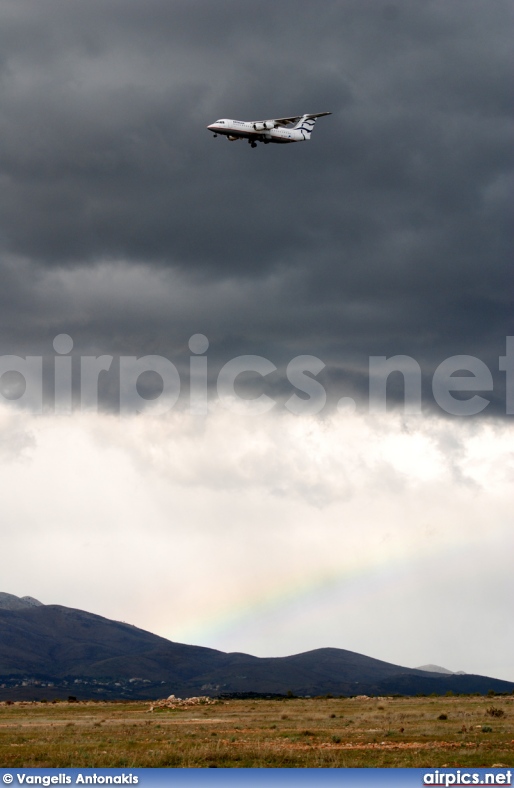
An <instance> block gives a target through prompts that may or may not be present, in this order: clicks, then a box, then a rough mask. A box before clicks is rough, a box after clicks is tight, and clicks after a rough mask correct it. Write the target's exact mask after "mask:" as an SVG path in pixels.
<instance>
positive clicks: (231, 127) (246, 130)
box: [207, 118, 309, 144]
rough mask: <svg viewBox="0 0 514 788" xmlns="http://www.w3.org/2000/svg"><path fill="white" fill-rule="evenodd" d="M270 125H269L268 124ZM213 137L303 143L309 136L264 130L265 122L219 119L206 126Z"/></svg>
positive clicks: (287, 129)
mask: <svg viewBox="0 0 514 788" xmlns="http://www.w3.org/2000/svg"><path fill="white" fill-rule="evenodd" d="M270 125H271V124H270ZM207 128H208V129H209V131H212V132H213V134H214V136H216V135H217V134H221V135H223V136H224V137H228V139H229V140H232V141H235V140H238V139H247V140H249V141H250V142H252V141H254V142H264V143H265V144H267V143H268V142H279V143H285V142H303V140H308V139H309V134H308V133H306V132H305V131H304V130H303V129H296V128H290V129H289V128H281V127H278V128H266V121H263V122H262V123H252V122H250V121H244V120H230V119H229V118H221V119H220V120H217V121H216V123H211V125H210V126H207Z"/></svg>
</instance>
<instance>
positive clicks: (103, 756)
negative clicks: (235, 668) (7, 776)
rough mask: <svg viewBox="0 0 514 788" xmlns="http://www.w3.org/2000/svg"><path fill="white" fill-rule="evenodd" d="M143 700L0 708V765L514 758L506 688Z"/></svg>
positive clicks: (454, 763) (487, 761) (497, 761)
mask: <svg viewBox="0 0 514 788" xmlns="http://www.w3.org/2000/svg"><path fill="white" fill-rule="evenodd" d="M150 705H151V704H150V703H147V702H137V703H131V702H127V703H112V702H80V703H68V702H58V703H15V704H13V705H5V704H0V767H34V766H38V767H60V768H62V767H83V768H85V767H96V768H99V767H132V768H134V767H169V766H171V767H213V766H217V767H227V766H228V767H298V766H302V767H304V766H309V767H360V766H372V767H388V766H416V767H434V768H435V767H440V766H445V767H448V766H450V767H458V766H462V767H464V766H466V767H467V766H475V767H480V766H484V767H485V766H490V767H491V766H514V697H512V696H508V697H494V698H484V697H438V698H435V697H430V698H394V699H378V698H371V699H368V700H365V699H350V698H348V699H335V698H334V699H319V698H312V699H296V698H295V699H287V700H283V701H268V700H230V701H220V702H218V703H216V704H215V705H207V706H196V707H192V708H180V709H161V710H154V711H153V712H150V711H149V709H150ZM491 707H492V708H493V709H500V712H501V711H503V714H501V713H500V714H499V716H493V715H492V714H491V713H488V711H487V710H488V709H491ZM441 716H442V717H443V718H440V717H441ZM444 716H446V719H444Z"/></svg>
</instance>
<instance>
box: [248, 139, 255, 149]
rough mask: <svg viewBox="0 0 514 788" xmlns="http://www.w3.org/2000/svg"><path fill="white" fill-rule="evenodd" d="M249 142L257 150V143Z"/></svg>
mask: <svg viewBox="0 0 514 788" xmlns="http://www.w3.org/2000/svg"><path fill="white" fill-rule="evenodd" d="M248 142H249V143H250V145H251V146H252V148H256V147H257V143H256V142H254V141H253V140H248Z"/></svg>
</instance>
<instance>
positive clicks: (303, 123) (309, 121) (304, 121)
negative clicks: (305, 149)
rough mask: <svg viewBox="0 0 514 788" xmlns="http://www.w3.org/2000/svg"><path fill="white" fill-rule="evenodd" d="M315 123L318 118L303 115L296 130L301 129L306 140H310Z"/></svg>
mask: <svg viewBox="0 0 514 788" xmlns="http://www.w3.org/2000/svg"><path fill="white" fill-rule="evenodd" d="M315 123H316V118H313V117H311V116H310V115H303V116H302V117H301V118H300V120H299V121H298V123H297V124H296V126H295V127H294V130H295V131H301V132H302V135H303V138H304V140H310V138H311V134H312V130H313V128H314V124H315Z"/></svg>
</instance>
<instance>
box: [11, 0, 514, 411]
mask: <svg viewBox="0 0 514 788" xmlns="http://www.w3.org/2000/svg"><path fill="white" fill-rule="evenodd" d="M511 40H512V8H511V4H510V3H508V2H507V0H493V1H492V2H485V0H483V1H482V0H453V2H452V3H447V2H444V0H430V1H427V2H423V3H418V2H407V1H406V0H405V1H402V2H395V3H385V2H378V0H377V1H376V2H369V1H368V2H357V0H355V1H352V0H348V1H347V2H342V1H337V0H334V1H333V2H329V1H327V2H324V3H323V4H321V5H320V4H317V5H314V4H312V3H298V2H292V1H291V2H290V1H289V0H285V1H283V2H280V3H276V2H267V1H266V2H261V3H259V4H242V3H240V2H239V3H236V2H232V1H228V0H227V1H225V2H220V3H212V2H203V1H202V0H198V2H195V3H190V2H187V3H186V2H176V1H175V2H173V3H169V2H164V0H149V2H146V3H144V4H143V3H141V2H135V1H134V0H124V1H123V2H121V0H102V2H96V0H89V2H88V3H82V4H78V3H69V2H65V1H64V0H48V2H46V3H44V4H42V3H40V2H37V0H16V2H14V0H0V52H1V56H0V95H1V102H2V116H1V118H0V185H1V190H0V259H1V265H2V281H3V286H2V292H1V293H0V302H1V313H0V328H1V331H2V342H1V351H2V352H3V353H21V352H24V353H40V352H41V353H49V352H50V351H51V340H52V338H53V337H54V336H55V335H56V334H57V333H59V332H66V333H70V334H71V335H73V338H74V340H75V347H76V350H77V351H78V352H86V351H87V352H98V353H102V352H110V353H117V352H121V353H131V354H133V355H138V354H141V353H160V354H163V355H166V356H168V357H169V358H172V359H174V360H177V363H179V362H180V360H181V359H185V358H186V356H187V354H188V350H187V340H188V338H189V336H190V335H191V334H193V333H196V332H203V333H205V334H207V335H208V336H209V339H210V341H211V349H210V353H211V356H212V358H213V359H217V360H218V361H219V363H221V361H223V360H226V359H228V358H230V357H231V356H232V355H234V354H236V353H258V354H261V355H266V356H268V357H269V358H271V359H272V360H273V361H274V362H275V363H276V364H277V366H279V365H280V364H281V363H284V362H285V361H287V360H288V358H291V357H292V355H295V354H300V353H311V354H315V355H318V356H320V358H322V359H323V360H324V361H325V362H326V364H327V370H326V375H327V376H328V379H329V380H331V381H332V382H333V385H334V386H335V385H336V383H337V382H338V381H339V383H340V382H341V381H346V385H347V386H350V387H351V389H352V391H354V390H355V391H356V392H359V391H361V390H362V391H363V390H364V389H365V388H366V365H367V359H368V357H369V356H370V355H382V354H383V355H395V354H408V355H411V356H413V357H414V358H416V359H417V360H418V361H419V363H420V364H422V366H423V368H424V370H425V372H426V374H427V375H428V377H429V376H430V373H431V371H433V368H434V366H436V365H437V364H438V363H440V362H441V361H443V360H444V359H445V358H446V357H448V356H450V355H454V354H470V355H475V356H477V357H479V358H481V359H482V360H483V361H484V362H485V363H487V364H488V366H489V367H490V369H491V371H492V372H493V373H494V374H495V377H496V379H495V391H494V393H493V394H492V395H491V398H492V399H493V400H494V402H495V405H496V411H497V412H498V413H501V412H502V411H503V412H505V405H504V395H503V385H504V375H503V374H498V373H497V367H498V356H499V355H500V354H503V353H504V352H505V337H506V335H509V334H514V330H513V324H512V307H513V303H512V300H513V299H512V292H513V285H514V281H513V279H514V277H513V275H512V248H513V245H512V237H511V228H510V224H511V223H510V222H509V219H510V216H509V214H510V204H509V199H510V198H511V196H512V184H513V162H512V155H511V145H512V101H511V90H510V88H511V68H512V62H511V56H510V49H511ZM325 110H330V111H332V112H333V115H332V116H331V117H328V118H323V119H321V120H320V121H319V123H318V125H317V127H316V129H315V131H314V134H313V137H312V140H311V142H310V143H308V144H306V145H291V146H284V147H282V146H266V147H264V146H260V147H258V148H257V149H256V150H251V149H250V148H249V146H247V145H246V144H244V143H242V142H237V143H234V144H229V143H228V142H226V141H225V140H223V139H216V140H214V139H211V137H210V135H209V133H208V132H207V131H206V129H205V127H206V125H207V124H208V123H210V122H212V121H213V120H215V119H216V118H217V117H236V118H248V119H250V118H252V119H257V118H265V117H273V116H282V115H287V114H289V113H293V114H296V113H301V112H304V111H305V112H318V111H325ZM277 385H279V383H278V382H277ZM502 402H503V404H502ZM486 412H487V411H486Z"/></svg>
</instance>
